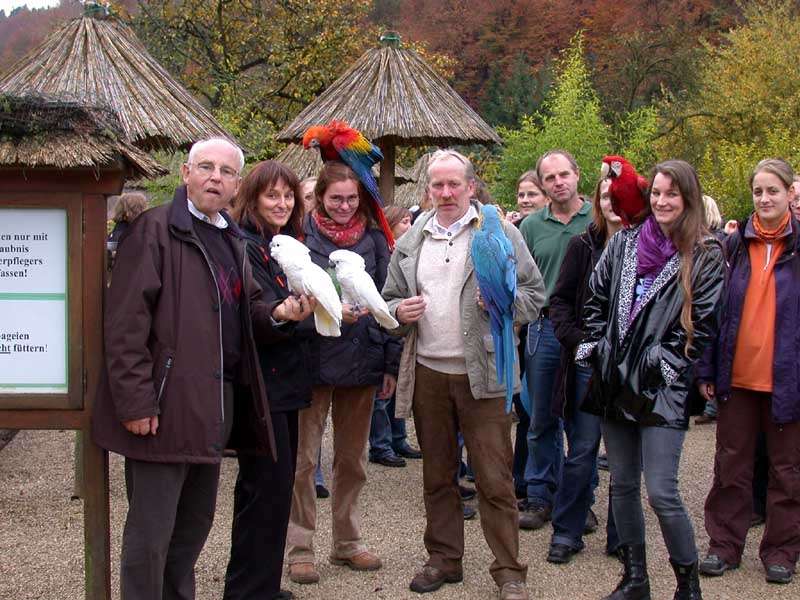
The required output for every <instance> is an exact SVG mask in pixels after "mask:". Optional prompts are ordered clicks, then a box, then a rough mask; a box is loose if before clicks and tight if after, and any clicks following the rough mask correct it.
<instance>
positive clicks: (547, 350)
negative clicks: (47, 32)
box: [93, 139, 800, 600]
mask: <svg viewBox="0 0 800 600" xmlns="http://www.w3.org/2000/svg"><path fill="white" fill-rule="evenodd" d="M598 167H599V166H598ZM243 169H244V156H243V154H242V151H241V150H240V149H239V148H238V147H236V146H234V145H233V144H232V143H231V142H229V141H227V140H223V139H210V140H204V141H201V142H198V143H196V144H195V145H194V146H193V147H192V149H191V150H190V152H189V156H188V158H187V161H186V163H185V164H184V165H183V166H182V167H181V176H182V179H183V185H181V186H180V187H179V188H178V189H177V190H176V191H175V195H174V198H173V200H172V202H171V203H169V204H166V205H162V206H159V207H156V208H153V209H150V210H147V211H145V212H144V213H143V214H141V215H140V216H138V217H137V218H136V219H134V220H132V222H131V223H129V224H128V225H127V226H126V229H125V231H124V233H123V232H116V233H115V238H114V240H113V241H114V243H115V251H116V261H115V265H114V276H113V279H112V281H111V285H110V288H109V293H108V298H107V303H106V315H105V334H104V335H105V369H104V375H103V378H102V381H101V389H100V393H99V397H98V402H97V406H96V411H95V415H94V419H93V427H94V438H95V440H96V441H97V443H98V444H99V445H100V446H102V447H104V448H106V449H108V450H111V451H113V452H116V453H119V454H121V455H123V456H124V457H125V482H126V491H127V498H128V503H129V507H128V514H127V518H126V523H125V528H124V532H123V538H122V555H121V560H120V586H121V592H122V598H123V600H139V599H141V600H152V599H153V598H165V599H167V598H169V599H180V600H190V599H192V598H194V595H195V585H194V566H195V562H196V560H197V558H198V556H199V554H200V551H201V549H202V547H203V545H204V543H205V541H206V537H207V535H208V533H209V530H210V528H211V524H212V521H213V517H214V512H215V501H216V495H217V485H218V481H219V470H220V462H221V460H222V458H223V456H225V455H226V453H227V454H228V455H230V454H231V453H235V456H236V460H237V461H238V467H239V469H238V476H237V479H236V485H235V490H234V516H233V524H232V534H231V552H230V560H229V563H228V566H227V571H226V574H225V591H224V598H225V599H226V600H234V599H235V600H255V599H260V600H261V599H270V600H271V599H275V600H285V599H287V598H291V597H293V595H292V593H291V592H289V591H287V590H282V589H281V579H282V576H283V575H284V573H286V574H287V576H288V578H289V579H290V580H291V581H293V582H295V583H299V584H314V583H317V582H318V581H319V580H320V573H319V571H318V569H317V561H318V557H317V552H316V550H315V547H314V537H315V531H316V529H317V524H318V523H317V510H316V506H317V499H318V498H320V497H326V496H327V495H328V493H329V492H328V489H327V488H326V487H325V485H324V483H323V482H322V480H321V479H320V477H321V472H320V463H321V441H322V437H323V432H324V430H325V427H326V421H327V420H328V419H330V426H331V430H332V439H333V456H332V473H331V478H330V502H331V523H330V527H331V533H332V536H331V537H332V545H331V548H330V549H329V555H328V558H327V559H328V560H329V562H330V563H332V564H334V565H340V566H342V567H346V568H349V569H351V570H353V571H374V570H378V569H380V568H381V567H382V560H381V557H379V556H378V555H376V554H375V552H374V551H372V550H370V547H369V544H368V542H367V540H365V539H363V537H362V534H361V527H360V524H361V516H362V514H361V513H362V510H361V507H360V504H359V502H360V495H361V491H362V489H363V487H364V485H365V483H366V481H367V470H366V463H367V460H369V461H371V462H373V463H376V464H379V465H383V466H386V467H402V466H404V465H405V464H406V463H405V461H406V459H421V460H422V466H423V468H422V472H423V476H422V481H421V482H420V487H421V492H422V497H423V499H424V506H425V516H426V528H425V534H424V538H423V543H424V546H425V549H426V551H427V554H428V560H427V561H426V562H425V564H424V565H422V566H421V568H420V570H419V571H418V572H417V573H416V574H414V575H413V577H410V580H409V587H410V589H411V590H413V591H414V592H417V593H419V594H424V593H428V592H433V591H435V590H437V589H439V588H441V587H442V586H444V585H447V584H451V583H456V582H461V581H462V580H463V579H464V571H463V567H462V560H463V556H464V525H463V523H464V519H465V518H468V516H469V515H468V514H467V511H466V507H465V505H464V501H463V500H464V497H465V494H469V493H470V491H472V493H473V494H476V495H477V499H478V510H479V512H480V519H481V527H482V530H483V534H484V537H485V539H486V542H487V544H488V546H489V548H490V550H491V552H492V554H493V556H494V561H493V562H492V564H491V565H490V566H489V572H490V574H491V576H492V578H493V580H494V581H495V582H496V584H497V587H498V593H499V597H500V599H501V600H525V599H527V598H528V597H529V595H528V589H527V583H526V581H527V580H528V572H527V566H526V565H525V564H523V563H521V562H520V557H519V544H520V538H519V535H520V534H519V530H520V529H528V530H530V529H539V528H542V527H546V526H548V525H549V526H550V527H551V528H552V536H551V538H550V544H549V548H548V549H547V552H546V559H547V560H548V561H549V562H552V563H555V564H561V565H566V564H568V563H569V562H570V560H571V559H572V557H573V556H574V555H575V554H577V553H579V552H581V551H582V549H583V548H584V542H583V536H584V535H585V534H587V533H589V532H592V531H594V530H596V529H597V527H598V519H597V515H595V513H594V512H593V510H592V506H593V504H594V501H595V494H596V491H597V488H598V481H599V477H598V464H599V460H598V459H599V457H598V453H599V449H600V445H601V441H602V443H603V445H604V447H605V450H606V453H607V468H608V469H609V470H610V476H611V485H610V487H609V494H610V502H609V511H608V515H607V519H606V551H607V553H608V554H609V555H613V556H616V557H617V558H618V559H619V560H620V561H621V562H622V564H623V566H624V570H623V575H622V578H621V579H620V581H619V584H618V585H617V587H616V588H615V589H614V590H608V591H607V593H608V595H606V596H605V597H604V598H605V600H645V599H649V598H650V597H651V595H650V583H649V576H648V568H649V567H648V564H647V558H646V556H647V549H646V541H645V529H644V512H643V510H644V509H643V506H642V490H641V481H642V476H643V477H644V483H645V488H646V497H647V500H648V502H649V505H650V507H651V508H652V510H653V511H654V512H655V514H656V517H657V519H658V523H659V525H660V528H661V532H662V535H663V537H664V542H665V544H666V547H667V550H668V554H669V562H670V564H671V566H672V569H673V571H674V574H675V579H676V587H675V593H674V599H675V600H700V599H701V598H702V592H701V578H700V575H701V574H702V575H705V576H720V575H723V574H724V573H725V572H726V571H728V570H730V569H734V568H736V567H737V566H738V565H739V563H740V560H741V556H742V552H743V548H744V545H745V540H746V536H747V532H748V529H749V528H750V526H751V525H752V523H753V520H754V513H759V511H760V513H759V514H761V515H762V516H763V518H765V520H766V526H765V529H764V534H763V537H762V540H761V546H760V558H761V560H762V562H763V565H764V569H765V577H766V580H767V581H768V582H772V583H784V584H785V583H789V582H791V581H792V578H793V575H794V571H795V565H796V562H797V559H798V554H800V492H799V490H800V453H799V452H798V449H799V448H800V363H798V359H797V352H798V350H800V301H798V298H800V235H799V234H800V222H798V217H799V216H800V215H798V213H800V204H799V203H800V194H798V192H800V190H799V189H798V187H799V186H800V183H798V182H797V178H796V177H795V175H794V172H793V170H792V168H791V167H790V165H789V164H788V163H786V162H785V161H783V160H780V159H766V160H763V161H761V162H760V163H758V165H756V166H755V167H754V170H753V174H752V177H751V180H750V185H751V189H752V197H753V212H752V213H751V214H750V216H749V217H747V218H746V219H744V220H742V221H741V222H738V223H737V222H736V221H730V222H728V223H726V224H725V225H724V226H723V220H722V218H721V216H720V215H719V210H718V209H716V205H715V204H714V203H713V200H711V199H710V198H708V197H704V196H703V194H702V191H701V186H700V183H699V179H698V176H697V173H696V172H695V169H694V168H693V167H692V166H691V165H689V164H688V163H686V162H684V161H681V160H667V161H664V162H661V163H659V164H658V165H656V166H655V167H654V168H653V170H652V173H651V174H650V177H649V178H648V179H645V178H643V177H641V176H639V175H638V174H636V172H635V171H634V170H633V167H632V165H630V164H629V163H628V162H627V161H626V160H625V159H624V157H616V156H610V157H606V159H604V166H603V170H602V173H603V176H602V177H601V179H600V181H599V183H598V184H597V186H596V189H595V192H594V196H593V197H592V198H584V197H582V196H581V195H580V194H579V192H578V189H579V181H580V177H581V172H580V169H579V168H578V165H577V163H576V161H575V159H574V158H573V157H572V155H571V154H570V153H569V152H567V151H565V150H551V151H549V152H547V153H545V154H544V155H542V156H541V157H540V158H539V160H538V161H537V163H536V165H535V168H533V169H532V170H530V171H527V172H526V173H524V174H522V175H521V176H520V178H519V181H518V194H517V206H516V210H513V211H509V212H508V213H506V214H505V217H506V218H505V220H504V221H503V224H502V230H503V234H504V235H505V237H506V238H507V239H508V241H509V242H510V247H511V248H513V257H511V258H510V260H513V261H514V263H515V266H516V270H515V273H516V296H515V300H514V311H513V312H514V325H515V334H514V335H515V341H517V342H518V348H519V357H518V358H519V360H518V361H517V362H516V366H515V372H514V389H513V390H510V391H512V392H513V393H514V407H515V408H514V411H513V413H514V414H509V413H508V412H507V411H506V408H505V406H506V402H505V396H506V392H507V390H506V385H505V383H504V382H505V379H504V377H502V376H500V377H498V374H497V373H496V371H495V347H494V342H493V337H492V334H491V330H490V321H489V317H488V314H487V310H486V300H485V299H484V298H483V297H482V295H481V293H480V290H479V286H478V282H477V279H476V276H475V272H474V267H473V263H472V258H471V255H470V245H471V240H472V236H473V233H474V231H475V228H476V227H477V226H479V223H480V221H481V219H480V211H481V209H482V206H483V205H484V204H485V203H487V202H492V201H491V198H489V197H488V194H487V192H486V190H485V188H483V189H482V190H481V189H479V186H478V179H477V177H476V175H475V172H474V168H473V165H472V164H471V162H470V161H469V159H468V158H467V157H465V156H464V155H462V154H460V153H459V152H456V151H454V150H439V151H437V152H435V153H434V154H433V155H432V156H431V158H430V161H429V164H428V168H427V184H426V186H425V197H424V198H422V199H421V202H420V204H421V205H423V206H424V207H425V209H423V210H417V211H414V212H412V211H409V210H407V209H403V208H399V207H387V210H386V214H385V216H386V218H387V221H388V223H389V226H390V227H391V233H392V235H393V237H394V239H387V238H389V235H388V233H386V232H385V230H382V229H381V228H379V227H378V225H377V223H378V220H379V216H380V215H378V214H376V211H377V210H379V209H378V208H376V207H375V205H374V204H373V203H371V202H369V201H368V195H367V191H366V190H365V188H364V185H363V184H362V182H361V181H360V180H359V178H358V176H357V175H356V174H355V173H354V172H353V171H352V170H351V169H350V168H349V167H347V166H346V165H344V164H343V163H339V162H336V161H329V162H326V163H325V164H324V166H323V167H322V169H321V171H320V173H319V174H318V175H317V177H315V178H312V179H309V180H304V181H302V182H301V181H299V180H298V178H297V176H296V175H295V174H294V173H293V172H292V171H291V170H290V169H289V168H288V167H287V166H285V165H283V164H281V163H279V162H276V161H270V160H268V161H263V162H259V163H257V164H256V165H254V166H253V167H252V168H251V169H250V170H249V171H248V172H247V174H246V175H245V176H244V177H242V171H243ZM479 198H482V200H479ZM498 210H502V209H500V208H499V207H498ZM278 234H280V235H285V236H291V237H292V238H294V239H295V240H298V241H300V242H302V244H304V246H305V248H306V249H307V251H308V252H309V255H310V257H311V260H312V261H313V263H314V264H317V265H319V266H321V267H322V268H323V269H327V268H328V267H329V255H330V254H331V253H332V252H334V251H336V250H340V249H347V250H350V251H352V252H354V253H357V254H358V255H359V256H360V257H361V258H362V259H363V261H364V264H365V270H366V272H367V273H368V275H369V277H370V278H371V279H372V281H373V282H374V284H375V286H376V287H377V289H378V290H382V295H383V298H384V299H385V301H386V302H387V305H388V308H389V311H390V313H391V314H392V316H393V317H394V318H395V319H396V321H397V323H398V324H399V326H398V327H397V328H396V329H394V330H391V331H389V330H386V329H384V328H382V327H381V326H380V325H379V324H378V322H377V321H376V320H375V318H374V317H373V316H372V315H371V314H370V313H369V312H368V311H367V310H366V309H365V308H364V307H361V306H359V305H356V304H348V303H345V304H343V305H342V324H341V335H340V336H339V337H327V336H323V335H320V334H319V333H318V332H317V330H316V329H315V327H314V316H313V313H314V309H315V307H316V305H317V301H316V299H315V298H314V297H313V296H311V295H308V294H304V293H299V292H298V290H291V289H290V288H289V285H288V283H287V277H286V275H285V273H283V272H282V269H281V267H280V265H279V264H278V262H277V261H276V260H275V259H274V258H273V257H272V253H271V243H272V242H273V237H274V236H276V235H278ZM395 241H396V244H395ZM701 413H702V418H704V419H705V421H707V422H708V421H716V423H717V450H716V457H715V465H714V479H713V483H712V486H711V491H710V492H709V494H708V498H707V500H706V504H705V527H706V530H707V532H708V534H709V537H710V544H709V547H708V549H707V552H706V554H705V555H704V556H702V557H701V555H700V553H699V551H698V548H697V546H696V542H695V533H694V530H693V527H692V522H691V520H690V518H689V516H688V514H687V511H686V509H685V507H684V504H683V502H682V499H681V496H680V493H679V491H678V481H679V465H680V458H681V452H682V448H683V444H684V440H685V436H686V430H687V428H688V426H689V419H690V416H691V415H692V414H695V415H699V414H701ZM407 418H413V419H414V427H415V432H416V438H417V441H418V443H419V448H418V449H417V448H415V447H413V446H412V445H411V444H410V443H409V441H408V439H407V436H406V429H405V419H407ZM514 420H516V421H517V425H516V434H515V435H514V436H513V437H512V428H513V421H514ZM463 448H466V450H467V456H468V461H467V465H466V466H464V465H463V464H462V449H463ZM759 464H762V465H764V464H765V465H766V466H765V467H763V468H758V465H759ZM465 469H466V470H468V471H469V472H470V474H471V477H472V478H474V483H475V488H474V490H473V489H472V488H469V487H467V488H465V487H464V486H462V485H461V484H460V478H461V476H462V474H463V471H464V470H465ZM754 473H755V476H754ZM759 487H761V488H763V490H765V491H762V492H761V493H760V494H759V493H758V492H757V491H756V490H757V488H759ZM323 492H324V493H323ZM759 495H760V496H762V497H763V507H761V508H759V507H758V506H757V503H756V502H754V498H756V499H757V498H758V497H759ZM402 543H407V544H413V543H414V541H413V540H405V539H404V540H403V541H402ZM531 579H533V585H535V577H532V578H531ZM604 592H605V591H598V595H600V593H604Z"/></svg>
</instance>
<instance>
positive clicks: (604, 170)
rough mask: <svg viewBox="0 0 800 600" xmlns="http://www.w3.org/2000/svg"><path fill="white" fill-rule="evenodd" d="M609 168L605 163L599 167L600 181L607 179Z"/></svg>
mask: <svg viewBox="0 0 800 600" xmlns="http://www.w3.org/2000/svg"><path fill="white" fill-rule="evenodd" d="M609 168H610V167H609V164H608V163H607V162H604V163H603V164H602V165H600V179H605V178H606V177H608V170H609Z"/></svg>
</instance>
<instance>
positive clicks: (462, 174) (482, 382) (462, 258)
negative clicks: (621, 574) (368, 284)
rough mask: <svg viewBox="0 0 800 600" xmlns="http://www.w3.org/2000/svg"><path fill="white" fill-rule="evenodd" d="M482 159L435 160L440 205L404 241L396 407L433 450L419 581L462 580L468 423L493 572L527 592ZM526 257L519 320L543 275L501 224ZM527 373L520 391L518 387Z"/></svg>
mask: <svg viewBox="0 0 800 600" xmlns="http://www.w3.org/2000/svg"><path fill="white" fill-rule="evenodd" d="M474 190H475V176H474V171H473V167H472V164H471V163H470V162H469V160H468V159H467V158H466V157H464V156H462V155H461V154H459V153H457V152H454V151H452V150H444V151H439V152H437V153H435V154H434V156H433V157H432V158H431V160H430V163H429V166H428V192H429V194H430V197H431V200H432V202H433V210H432V211H429V212H426V213H424V214H422V215H420V216H419V218H418V219H417V220H416V222H415V223H414V226H413V228H412V229H411V230H409V231H408V232H407V233H406V234H405V235H404V236H403V237H402V238H400V239H399V240H398V242H397V247H396V249H395V251H394V253H393V254H392V259H391V262H390V263H389V274H388V277H387V280H386V285H385V286H384V288H383V295H384V297H385V298H386V300H387V301H388V303H389V308H390V310H391V311H392V313H393V314H394V315H395V316H396V317H397V320H398V321H399V322H400V324H401V326H400V328H399V329H398V330H397V331H396V332H395V333H397V334H399V335H406V343H405V345H404V348H403V355H402V358H401V364H400V375H399V380H398V383H397V396H396V411H397V413H398V416H400V417H405V416H408V413H409V412H411V411H413V415H414V424H415V426H416V431H417V438H418V439H419V443H420V447H421V449H422V457H423V485H424V499H425V516H426V519H427V527H426V529H425V538H424V539H425V548H426V550H427V551H428V554H429V559H428V561H427V563H426V564H425V565H424V567H423V568H422V570H421V571H420V572H419V573H417V574H416V576H415V577H414V578H413V579H412V581H411V585H410V588H411V590H412V591H415V592H418V593H426V592H432V591H435V590H437V589H439V588H440V587H441V586H442V585H444V584H445V583H455V582H458V581H461V580H462V579H463V576H464V573H463V567H462V559H463V556H464V524H463V519H462V508H461V496H460V494H459V489H458V483H457V479H456V471H457V469H458V464H459V461H458V458H457V452H458V440H457V430H458V429H459V428H460V430H461V432H462V434H463V436H464V442H465V444H466V447H467V451H468V452H469V455H470V460H471V462H472V468H473V470H474V472H475V484H476V487H477V491H478V500H479V503H480V510H481V525H482V527H483V532H484V536H485V538H486V542H487V543H488V544H489V547H490V548H491V550H492V552H493V554H494V556H495V560H494V562H493V563H492V565H491V567H490V569H489V572H490V573H491V575H492V578H493V579H494V581H495V583H497V586H498V587H499V588H500V598H501V600H527V598H528V592H527V589H526V587H525V578H526V574H527V567H526V566H524V565H522V564H520V562H519V530H518V525H517V522H518V513H517V505H516V499H515V497H514V484H513V480H512V475H511V462H512V449H511V416H510V415H509V414H507V413H506V411H505V398H504V396H505V386H504V384H503V383H501V380H500V379H498V376H497V373H496V372H495V366H494V354H493V352H494V349H493V346H492V335H491V332H490V330H489V317H488V315H487V313H486V312H485V311H484V309H483V308H482V307H481V306H480V300H479V296H478V288H477V283H476V279H475V274H474V271H473V266H472V260H471V258H470V245H471V241H472V235H473V232H474V230H475V224H476V222H477V220H478V214H479V210H480V208H481V207H480V204H479V203H478V202H476V201H473V200H472V197H473V195H474ZM503 229H504V231H505V234H506V235H507V236H508V238H509V239H510V240H511V242H512V243H513V246H514V251H515V255H516V261H517V296H516V300H515V303H514V305H515V320H516V321H517V323H527V322H529V321H533V320H535V319H536V316H537V314H538V312H539V308H540V307H541V305H542V303H543V302H544V283H543V281H542V276H541V275H540V274H539V270H538V269H537V267H536V264H535V263H534V262H533V258H532V257H531V255H530V253H529V252H528V248H527V247H526V245H525V242H524V241H523V239H522V235H521V234H520V233H519V232H518V231H517V229H516V227H514V226H513V225H511V224H510V223H505V224H504V225H503ZM518 375H519V372H518V370H517V382H516V384H515V389H514V392H519V379H518Z"/></svg>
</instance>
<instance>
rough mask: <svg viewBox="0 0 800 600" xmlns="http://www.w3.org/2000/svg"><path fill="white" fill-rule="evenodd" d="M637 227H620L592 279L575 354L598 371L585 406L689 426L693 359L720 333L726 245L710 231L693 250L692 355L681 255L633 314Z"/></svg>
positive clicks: (613, 416)
mask: <svg viewBox="0 0 800 600" xmlns="http://www.w3.org/2000/svg"><path fill="white" fill-rule="evenodd" d="M639 232H640V228H639V227H637V228H635V229H630V230H626V231H621V232H619V233H617V234H616V235H615V236H614V237H613V238H612V239H611V241H610V242H609V244H608V247H607V248H606V251H605V253H604V254H603V256H602V257H601V258H600V261H599V262H598V264H597V267H596V268H595V271H594V273H593V274H592V277H591V279H590V281H589V289H590V292H591V294H590V297H589V299H588V301H587V302H586V305H585V307H584V311H583V319H584V330H585V332H586V336H585V338H584V341H583V342H582V343H581V344H580V345H579V346H578V350H577V352H576V360H588V362H590V363H591V365H592V366H593V368H594V376H593V377H592V384H591V393H589V394H588V395H587V396H586V401H585V402H584V405H583V407H582V408H583V410H586V411H587V412H591V413H594V414H598V415H601V416H603V417H605V418H610V419H615V420H628V421H635V422H637V423H639V424H640V425H656V426H664V427H673V428H680V429H685V428H686V427H687V426H688V421H689V403H688V400H687V396H688V392H689V388H690V386H691V385H693V372H692V366H693V363H694V361H695V360H696V359H697V358H698V357H699V356H700V355H701V353H702V352H703V350H704V349H705V348H706V347H707V346H708V345H709V344H710V343H711V341H712V340H713V339H714V337H715V336H716V335H717V326H718V323H719V313H720V311H719V308H720V298H721V296H722V291H723V287H724V280H725V261H724V259H723V254H722V248H721V247H720V244H719V242H718V241H717V240H715V239H714V238H711V237H709V238H707V239H705V240H703V242H702V243H701V244H700V245H698V247H697V248H695V251H694V265H693V268H692V322H693V324H694V338H693V342H692V346H691V348H690V350H689V357H688V358H687V356H686V354H685V351H684V347H685V344H686V331H685V330H684V328H683V327H682V326H681V324H680V315H681V308H682V305H683V292H682V290H681V285H680V281H679V278H680V264H681V261H680V258H679V256H678V255H677V254H676V255H674V256H673V257H672V258H671V259H670V260H669V261H667V264H666V265H665V266H664V268H663V269H662V270H661V273H659V275H658V277H656V279H655V281H653V284H652V285H651V287H650V289H649V290H648V291H647V293H646V294H645V295H644V297H643V299H642V302H641V303H640V305H639V306H638V307H637V310H636V312H635V313H631V307H632V305H633V303H634V286H635V285H636V264H637V259H636V248H637V246H638V242H639ZM631 316H632V318H630V317H631Z"/></svg>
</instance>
